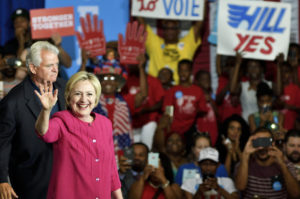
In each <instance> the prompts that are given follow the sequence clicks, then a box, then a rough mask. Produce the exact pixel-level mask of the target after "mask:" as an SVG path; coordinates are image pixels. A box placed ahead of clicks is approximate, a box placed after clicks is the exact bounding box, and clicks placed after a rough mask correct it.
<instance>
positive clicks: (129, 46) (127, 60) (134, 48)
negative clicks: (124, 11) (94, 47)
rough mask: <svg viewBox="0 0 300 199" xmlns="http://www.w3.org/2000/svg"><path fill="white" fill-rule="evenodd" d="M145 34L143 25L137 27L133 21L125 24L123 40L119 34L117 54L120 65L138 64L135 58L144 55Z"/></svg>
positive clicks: (136, 23)
mask: <svg viewBox="0 0 300 199" xmlns="http://www.w3.org/2000/svg"><path fill="white" fill-rule="evenodd" d="M146 38H147V32H145V31H144V25H140V26H139V27H138V22H137V21H134V22H132V23H130V22H129V23H128V24H127V28H126V34H125V39H124V38H123V35H122V34H119V40H118V52H119V55H120V63H121V64H138V60H137V57H138V55H139V54H144V53H145V41H146Z"/></svg>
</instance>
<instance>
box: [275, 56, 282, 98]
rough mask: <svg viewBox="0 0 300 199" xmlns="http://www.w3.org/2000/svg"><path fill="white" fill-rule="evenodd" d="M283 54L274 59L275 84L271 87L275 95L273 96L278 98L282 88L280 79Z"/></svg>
mask: <svg viewBox="0 0 300 199" xmlns="http://www.w3.org/2000/svg"><path fill="white" fill-rule="evenodd" d="M283 59H284V57H283V54H282V53H280V54H279V55H278V56H277V57H276V69H277V72H276V84H275V85H274V86H272V87H273V91H274V93H275V95H276V96H277V97H279V96H280V95H282V93H283V87H282V79H281V65H282V63H283Z"/></svg>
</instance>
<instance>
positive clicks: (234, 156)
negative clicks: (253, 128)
mask: <svg viewBox="0 0 300 199" xmlns="http://www.w3.org/2000/svg"><path fill="white" fill-rule="evenodd" d="M249 136H250V131H249V126H248V124H247V122H246V121H245V120H244V119H243V118H242V117H241V116H239V115H237V114H233V115H231V116H230V117H228V118H227V119H225V121H224V122H223V123H222V125H221V128H220V134H219V137H218V140H217V144H216V148H217V149H218V151H219V153H220V162H221V163H223V164H224V165H225V167H226V170H227V172H228V174H229V176H232V175H233V172H234V168H235V166H236V164H237V163H238V162H239V161H240V159H241V156H242V151H243V150H244V147H245V145H246V142H247V141H248V138H249Z"/></svg>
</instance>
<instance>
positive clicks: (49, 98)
mask: <svg viewBox="0 0 300 199" xmlns="http://www.w3.org/2000/svg"><path fill="white" fill-rule="evenodd" d="M39 89H40V93H39V92H38V91H37V90H35V91H34V92H35V94H36V95H37V96H38V98H39V99H40V101H41V104H42V106H43V109H44V110H51V109H52V107H53V106H54V105H55V104H56V101H57V95H58V90H57V89H55V90H54V92H53V84H52V82H47V81H44V84H40V85H39Z"/></svg>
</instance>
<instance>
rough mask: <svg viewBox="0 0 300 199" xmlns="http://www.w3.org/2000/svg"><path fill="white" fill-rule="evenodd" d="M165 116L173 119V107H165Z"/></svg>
mask: <svg viewBox="0 0 300 199" xmlns="http://www.w3.org/2000/svg"><path fill="white" fill-rule="evenodd" d="M165 114H166V115H168V116H170V117H173V116H174V106H173V105H170V106H166V110H165Z"/></svg>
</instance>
